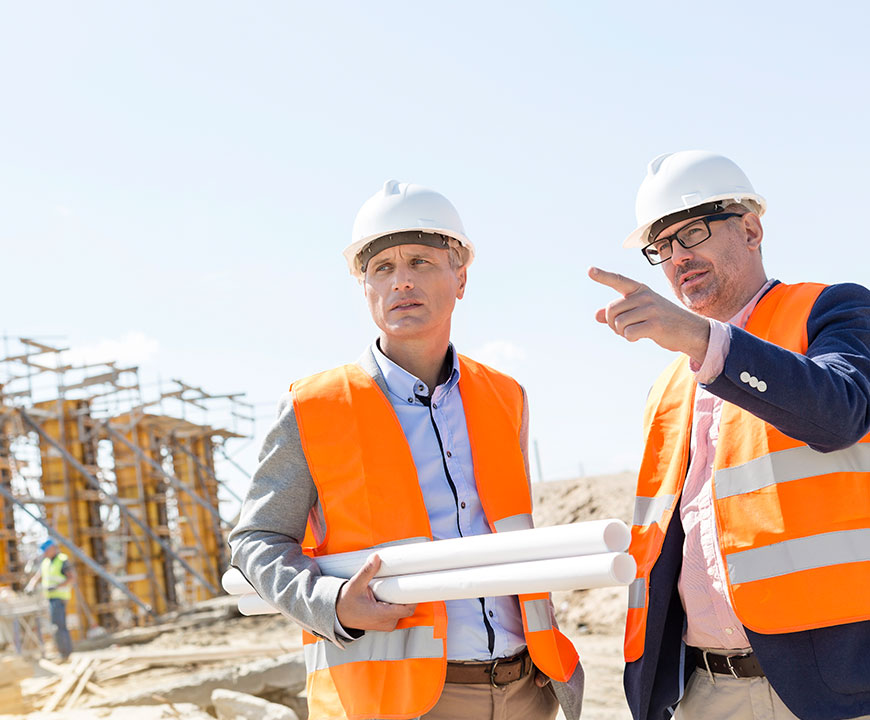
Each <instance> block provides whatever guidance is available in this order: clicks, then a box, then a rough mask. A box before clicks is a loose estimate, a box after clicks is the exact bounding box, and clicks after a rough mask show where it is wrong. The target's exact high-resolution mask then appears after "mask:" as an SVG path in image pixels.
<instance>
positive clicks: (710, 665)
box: [691, 648, 764, 678]
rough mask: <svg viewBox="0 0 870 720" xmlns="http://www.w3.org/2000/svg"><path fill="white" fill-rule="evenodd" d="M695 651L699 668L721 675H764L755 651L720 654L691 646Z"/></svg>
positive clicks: (744, 676)
mask: <svg viewBox="0 0 870 720" xmlns="http://www.w3.org/2000/svg"><path fill="white" fill-rule="evenodd" d="M691 650H692V651H694V655H695V663H696V664H697V666H698V667H699V668H704V669H705V670H709V671H710V672H714V673H719V674H720V675H731V676H733V677H736V678H747V677H764V670H762V669H761V663H759V662H758V658H757V657H755V653H748V654H746V655H719V654H718V653H714V652H710V651H709V650H701V649H700V648H691Z"/></svg>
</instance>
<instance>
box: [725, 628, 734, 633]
mask: <svg viewBox="0 0 870 720" xmlns="http://www.w3.org/2000/svg"><path fill="white" fill-rule="evenodd" d="M725 634H726V635H733V634H734V628H730V627H727V628H725Z"/></svg>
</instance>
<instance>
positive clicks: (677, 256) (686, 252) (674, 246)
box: [671, 240, 695, 265]
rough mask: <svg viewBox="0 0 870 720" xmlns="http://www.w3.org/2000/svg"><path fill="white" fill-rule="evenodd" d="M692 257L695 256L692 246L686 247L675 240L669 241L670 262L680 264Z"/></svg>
mask: <svg viewBox="0 0 870 720" xmlns="http://www.w3.org/2000/svg"><path fill="white" fill-rule="evenodd" d="M693 257H695V254H694V252H692V248H688V249H687V248H684V247H683V246H682V245H680V243H678V242H677V241H676V240H672V241H671V262H672V263H673V264H674V265H682V264H683V263H684V262H686V261H687V260H691V259H692V258H693Z"/></svg>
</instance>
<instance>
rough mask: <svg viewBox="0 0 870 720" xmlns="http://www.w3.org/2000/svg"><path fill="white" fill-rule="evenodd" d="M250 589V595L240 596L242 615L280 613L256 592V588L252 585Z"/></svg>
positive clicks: (239, 603)
mask: <svg viewBox="0 0 870 720" xmlns="http://www.w3.org/2000/svg"><path fill="white" fill-rule="evenodd" d="M248 588H250V591H249V592H248V593H246V594H244V595H239V602H238V605H239V612H240V613H241V614H242V615H275V614H277V613H278V610H277V609H276V608H274V607H272V606H271V605H270V604H269V603H267V602H266V601H265V600H263V598H261V597H260V596H259V595H257V593H256V592H254V588H252V587H251V586H250V585H248Z"/></svg>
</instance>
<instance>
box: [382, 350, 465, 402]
mask: <svg viewBox="0 0 870 720" xmlns="http://www.w3.org/2000/svg"><path fill="white" fill-rule="evenodd" d="M372 354H373V355H374V356H375V362H376V363H377V364H378V368H379V369H380V371H381V374H382V375H383V376H384V382H385V383H386V385H387V390H389V391H390V392H391V393H392V394H393V395H395V396H397V397H399V398H401V399H402V400H403V401H405V402H407V401H408V400H412V399H414V396H415V395H422V396H424V397H425V396H426V395H431V394H432V392H431V391H430V389H429V388H428V387H427V386H426V383H424V382H423V381H422V380H421V379H420V378H418V377H415V376H414V375H412V374H411V373H409V372H408V371H407V370H405V368H403V367H401V366H399V365H397V364H396V363H394V362H393V361H392V360H390V358H388V357H387V356H386V355H384V353H383V352H381V349H380V347H378V341H377V340H375V341H374V342H373V343H372ZM447 355H448V357H449V360H448V362H452V364H453V370H452V371H451V373H450V377H449V378H447V381H446V382H444V383H442V384H441V385H439V386H438V388H436V390H439V389H443V392H449V391H450V390H452V389H453V388H454V387H455V386H456V384H457V383H458V382H459V356H458V355H457V354H456V350H455V349H454V348H453V343H448V345H447ZM439 394H440V392H439ZM418 402H419V401H418Z"/></svg>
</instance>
